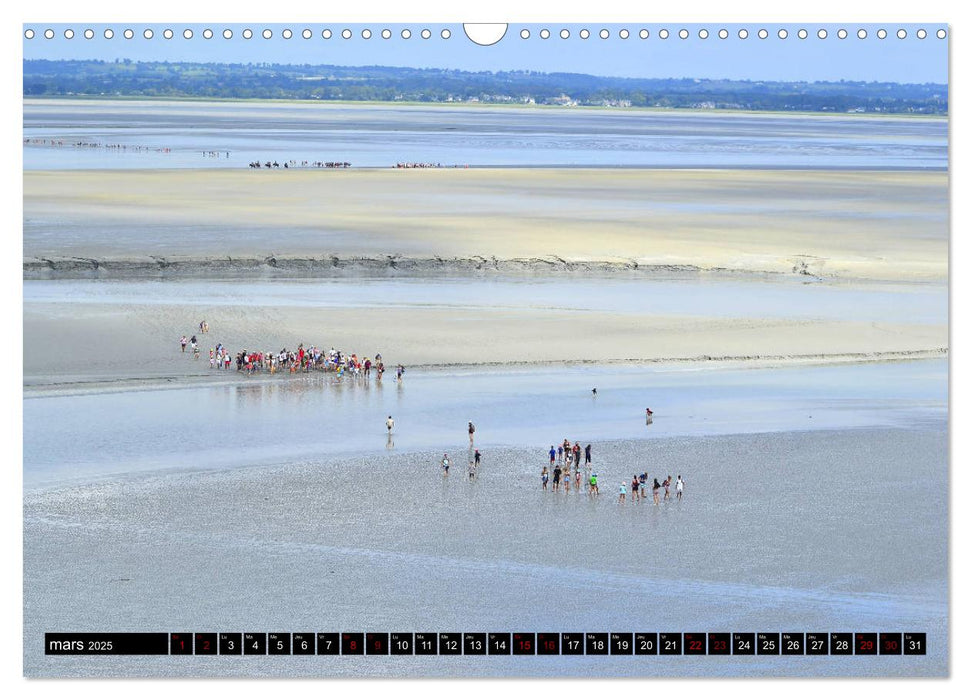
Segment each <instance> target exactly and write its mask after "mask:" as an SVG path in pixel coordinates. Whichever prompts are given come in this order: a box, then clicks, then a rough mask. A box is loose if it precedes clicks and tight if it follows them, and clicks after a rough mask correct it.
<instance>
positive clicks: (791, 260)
mask: <svg viewBox="0 0 971 700" xmlns="http://www.w3.org/2000/svg"><path fill="white" fill-rule="evenodd" d="M947 197H948V176H947V174H946V173H942V172H846V171H839V172H819V171H816V172H805V171H761V172H758V171H731V170H721V171H683V170H678V171H663V170H647V171H645V170H607V169H605V170H579V169H577V170H572V169H571V170H563V169H561V170H555V169H550V170H530V169H520V170H488V169H484V170H476V169H471V170H464V169H463V170H406V171H395V170H391V169H388V170H358V171H355V170H350V171H342V172H336V171H334V172H327V171H325V172H321V171H309V172H308V171H282V170H277V171H272V172H269V171H251V170H248V169H240V170H238V171H237V170H234V171H228V170H191V171H177V170H170V171H143V170H140V171H124V172H123V171H78V172H67V171H61V172H58V171H45V172H37V171H29V172H25V173H24V256H25V258H26V262H37V259H38V258H41V259H63V258H71V257H80V258H84V259H89V258H91V259H99V260H101V262H102V269H101V270H100V273H101V274H110V272H111V269H112V267H111V263H112V261H115V262H117V261H129V262H130V261H138V262H147V263H149V266H150V268H152V267H154V263H158V262H160V261H159V258H162V259H166V260H167V259H172V258H176V259H184V258H189V259H191V260H194V261H196V262H198V261H200V260H205V259H212V258H218V259H220V260H221V261H222V262H223V263H224V264H225V265H227V266H228V267H232V266H233V263H232V262H231V261H228V260H226V258H227V257H228V256H232V257H239V258H246V259H248V264H249V263H253V262H254V261H255V262H256V263H257V264H259V263H262V261H263V260H264V259H265V258H269V257H274V258H275V259H276V261H277V262H278V264H281V265H282V264H284V263H285V261H286V259H287V258H289V257H316V258H319V259H322V260H324V261H325V266H328V265H329V264H330V261H331V256H336V257H338V258H342V259H346V258H348V257H354V256H364V257H368V258H372V259H377V260H378V261H379V263H380V264H383V265H385V266H387V265H388V261H387V257H386V256H402V257H404V258H411V259H417V260H419V261H420V265H419V268H422V267H424V268H428V269H437V268H440V267H442V266H445V267H447V266H448V265H449V264H450V263H449V262H448V261H449V259H451V258H474V257H475V256H481V258H483V260H482V261H481V262H482V263H483V264H485V265H489V264H492V263H493V260H492V259H493V258H495V259H496V260H497V261H508V260H512V259H516V260H525V261H526V262H527V263H529V264H530V265H531V267H532V268H533V269H537V270H543V269H548V268H549V267H550V263H551V262H552V263H559V262H563V261H565V262H578V261H591V260H593V261H606V262H611V263H616V264H620V265H622V266H632V265H633V264H637V265H641V266H644V265H660V266H692V267H697V268H701V269H712V268H728V269H733V270H744V271H771V272H783V273H792V272H793V271H796V272H804V273H808V274H816V275H822V276H839V277H859V278H878V279H884V280H928V279H930V280H936V281H941V280H944V279H946V275H947V254H948V238H947V236H948V229H947V226H948V221H947V207H948V204H947V201H948V200H947ZM152 256H155V257H154V258H153V257H152ZM440 259H441V260H440ZM476 259H477V258H476ZM539 261H545V262H539ZM241 262H247V261H241ZM163 263H164V261H163ZM44 264H46V263H42V267H43V265H44ZM156 269H157V268H156ZM463 269H464V266H463Z"/></svg>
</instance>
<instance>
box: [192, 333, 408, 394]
mask: <svg viewBox="0 0 971 700" xmlns="http://www.w3.org/2000/svg"><path fill="white" fill-rule="evenodd" d="M208 332H209V323H208V322H207V321H201V322H200V323H199V334H200V335H201V334H203V333H208ZM179 345H180V346H181V348H182V352H183V353H184V352H185V351H186V348H187V347H188V348H190V351H191V352H192V356H193V359H199V354H200V350H199V338H198V337H197V336H196V335H193V336H192V337H191V338H186V336H184V335H183V336H182V337H181V338H180V339H179ZM233 364H235V365H236V371H237V372H246V373H247V374H255V373H257V372H269V373H270V374H276V373H277V372H289V373H290V374H296V373H297V372H304V373H306V372H312V371H321V372H334V373H336V375H337V378H338V379H340V378H343V377H344V375H345V374H348V375H351V376H354V377H359V376H363V378H364V379H370V378H371V374H372V372H373V373H374V374H375V375H376V376H377V379H378V380H379V381H380V380H381V378H382V377H383V375H384V372H385V367H384V360H383V359H382V358H381V354H380V353H378V354H376V355H375V356H374V359H373V360H372V359H371V358H370V357H361V358H359V357H358V356H357V353H351V354H350V355H348V354H347V353H344V352H342V351H341V350H335V349H334V348H331V349H330V350H329V351H325V350H323V349H321V348H318V347H317V346H316V345H311V346H310V347H309V348H305V347H304V346H303V343H301V344H300V345H299V346H297V349H296V350H288V349H286V348H283V349H282V350H280V351H279V352H277V353H273V352H269V351H262V350H261V351H249V350H241V351H239V352H237V353H235V354H234V353H232V352H230V350H229V348H227V347H226V346H225V345H223V344H222V343H216V345H215V347H211V348H209V367H210V369H218V370H227V371H228V370H229V369H231V368H232V365H233ZM404 373H405V368H404V365H398V367H397V370H396V376H397V379H398V381H401V379H402V378H403V376H404Z"/></svg>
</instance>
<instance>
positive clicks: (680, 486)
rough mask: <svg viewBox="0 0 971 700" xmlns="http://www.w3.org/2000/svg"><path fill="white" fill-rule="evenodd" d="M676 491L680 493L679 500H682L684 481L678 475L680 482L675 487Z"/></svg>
mask: <svg viewBox="0 0 971 700" xmlns="http://www.w3.org/2000/svg"><path fill="white" fill-rule="evenodd" d="M674 490H675V491H677V492H678V500H679V501H680V500H681V494H682V493H683V492H684V481H682V479H681V475H680V474H678V482H677V483H676V484H675V485H674Z"/></svg>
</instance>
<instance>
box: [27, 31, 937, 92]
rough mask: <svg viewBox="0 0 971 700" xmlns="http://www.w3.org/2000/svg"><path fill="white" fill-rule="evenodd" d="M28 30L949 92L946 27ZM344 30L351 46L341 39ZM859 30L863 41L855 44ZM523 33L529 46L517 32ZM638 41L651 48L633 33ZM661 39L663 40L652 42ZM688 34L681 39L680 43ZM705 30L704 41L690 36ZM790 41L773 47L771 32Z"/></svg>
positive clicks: (159, 46)
mask: <svg viewBox="0 0 971 700" xmlns="http://www.w3.org/2000/svg"><path fill="white" fill-rule="evenodd" d="M106 27H110V28H111V29H112V30H113V31H114V37H113V38H112V39H110V40H109V39H105V38H104V30H105V28H106ZM741 27H745V28H746V29H748V31H749V36H748V38H747V39H741V38H739V37H738V30H739V29H740V28H741ZM24 28H25V29H28V28H29V29H32V30H33V31H34V32H35V36H34V38H33V39H26V38H24V39H23V51H24V58H27V59H33V58H47V59H64V58H84V59H105V60H114V59H116V58H128V59H132V60H143V61H155V60H167V61H217V62H227V63H256V62H270V63H314V64H318V63H330V64H338V65H387V66H412V67H419V68H421V67H435V68H454V69H461V70H472V71H481V70H536V71H543V72H553V71H566V72H574V73H590V74H594V75H612V76H626V77H647V78H671V77H674V78H681V77H688V78H734V79H750V80H808V81H813V80H840V79H844V80H866V81H871V80H876V81H892V82H916V83H923V82H935V83H946V82H947V81H948V72H947V71H948V66H947V59H948V41H949V40H948V39H943V40H942V39H939V38H937V36H936V32H937V31H938V30H939V29H944V28H946V26H945V25H943V24H934V23H928V24H920V25H916V24H899V23H884V24H860V23H846V22H844V23H841V24H821V23H801V24H800V23H788V24H753V23H748V24H745V25H732V24H724V23H713V24H677V23H669V24H664V25H661V24H627V25H617V24H603V23H588V24H583V25H581V24H566V23H551V24H511V25H509V30H508V31H507V33H506V35H505V37H504V38H503V39H502V41H500V42H499V43H498V44H495V45H493V46H488V47H483V46H478V45H476V44H474V43H473V42H472V41H470V40H469V39H468V38H467V37H466V35H465V33H464V31H463V30H462V25H461V24H458V23H454V24H434V23H426V24H420V23H414V24H407V25H404V24H387V23H384V24H382V23H371V24H314V23H310V24H268V23H256V24H250V25H243V24H223V23H212V24H206V25H203V24H180V23H166V24H157V23H156V24H151V23H148V24H145V23H133V24H109V25H103V24H94V23H79V24H54V23H40V24H25V25H24ZM88 28H90V29H92V30H93V31H94V33H95V34H94V38H92V39H85V38H84V37H83V31H84V30H85V29H88ZM128 28H130V29H132V30H133V31H134V38H132V39H125V38H124V37H123V32H124V30H125V29H128ZM146 28H148V29H151V30H152V31H153V32H154V36H153V37H152V38H151V39H146V38H144V36H143V32H144V30H145V29H146ZM186 28H188V29H191V30H192V32H193V37H192V38H191V39H185V38H183V34H182V33H183V30H185V29H186ZM206 28H211V29H212V30H213V31H214V32H215V35H214V37H213V38H212V39H208V40H207V39H204V38H203V36H202V32H203V30H204V29H206ZM227 28H228V29H230V30H232V33H233V36H232V38H231V39H225V38H223V36H222V32H223V30H224V29H227ZM246 28H250V29H252V30H253V32H254V36H253V38H251V39H248V40H247V39H244V38H243V37H242V33H243V30H244V29H246ZM267 28H268V29H270V30H271V31H272V34H273V35H272V37H271V38H270V39H264V38H263V37H262V36H261V32H262V31H263V30H264V29H267ZM285 28H290V29H291V30H292V31H293V37H292V38H290V39H285V38H283V36H282V31H283V29H285ZM305 28H307V29H310V30H312V32H313V36H312V38H310V39H303V38H302V37H301V32H302V31H303V30H304V29H305ZM345 28H348V29H350V30H351V32H352V37H351V38H350V39H343V38H341V37H340V33H341V31H342V30H343V29H345ZM365 28H367V29H370V30H371V32H372V36H371V38H370V39H365V38H363V37H362V36H361V32H362V30H363V29H365ZM384 28H388V29H390V30H391V31H392V37H391V38H390V39H384V38H381V36H380V32H381V30H382V29H384ZM404 28H407V29H410V30H411V33H412V36H411V38H409V39H403V38H402V37H401V31H402V29H404ZM424 28H427V29H429V30H430V31H431V38H429V39H422V38H421V37H420V31H421V30H422V29H424ZM443 28H447V29H448V30H449V31H450V32H451V36H450V38H448V39H447V40H446V39H442V38H441V31H442V29H443ZM584 28H586V29H588V30H589V31H590V37H589V38H587V39H582V38H580V30H581V29H584ZM604 28H606V29H607V30H608V31H609V32H610V36H609V38H608V39H601V38H600V37H599V35H598V33H599V31H600V30H601V29H604ZM622 28H627V29H628V30H629V31H630V36H629V38H627V39H621V38H620V36H619V32H620V30H621V29H622ZM721 28H726V29H727V30H728V31H729V37H728V38H727V39H720V38H718V36H717V32H718V30H719V29H721ZM763 28H764V29H766V30H767V31H768V37H767V38H765V39H760V38H758V36H757V32H758V30H760V29H763ZM861 28H863V29H865V30H866V32H867V37H866V38H865V39H860V38H858V36H857V31H858V30H859V29H861ZM901 28H903V29H904V30H905V31H906V32H907V36H906V38H903V39H900V38H897V36H896V32H897V30H899V29H901ZM47 29H52V30H53V31H54V33H55V36H54V38H52V39H46V38H44V37H43V32H44V31H45V30H47ZM66 29H73V30H74V32H75V36H74V38H72V39H67V38H65V37H64V31H65V30H66ZM165 29H172V30H173V32H174V37H173V38H171V39H165V38H164V37H163V30H165ZM324 29H330V30H331V31H332V32H333V36H332V37H331V38H330V39H324V38H322V37H321V32H322V31H323V30H324ZM523 29H527V30H528V31H529V33H530V37H529V38H528V39H523V38H521V36H520V32H521V30H523ZM542 29H549V30H550V32H551V35H550V38H548V39H542V38H541V37H540V31H541V30H542ZM563 29H566V30H568V31H569V33H570V36H569V38H566V39H562V38H560V31H561V30H563ZM642 29H646V30H647V31H648V33H649V36H648V38H647V39H641V38H640V36H639V33H640V31H641V30H642ZM662 29H667V30H668V31H669V32H670V34H669V36H668V38H667V39H662V38H661V37H660V32H661V30H662ZM681 29H686V30H688V32H689V37H688V38H687V39H681V38H679V37H678V32H679V31H680V30H681ZM701 29H706V30H708V32H709V36H708V38H706V39H702V38H700V37H699V36H698V32H699V30H701ZM780 29H785V30H786V31H787V32H788V36H787V38H785V39H781V38H779V36H778V34H779V30H780ZM800 29H806V30H807V32H808V37H807V38H805V39H800V38H798V35H797V32H798V31H799V30H800ZM820 29H825V31H826V33H827V36H826V38H824V39H820V38H819V37H818V36H817V32H818V31H819V30H820ZM839 29H846V30H847V32H848V36H847V38H845V39H840V38H838V36H837V31H838V30H839ZM879 29H885V30H887V32H888V34H887V37H886V38H884V39H880V38H878V35H877V32H878V30H879ZM918 29H925V30H926V31H927V37H926V38H925V39H919V38H917V30H918Z"/></svg>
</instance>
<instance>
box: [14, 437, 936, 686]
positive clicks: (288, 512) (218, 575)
mask: <svg viewBox="0 0 971 700" xmlns="http://www.w3.org/2000/svg"><path fill="white" fill-rule="evenodd" d="M946 448H947V443H946V436H945V434H944V433H943V432H938V431H935V430H920V431H918V430H890V429H882V430H858V431H849V432H828V431H819V432H806V433H774V434H761V435H747V436H724V437H709V438H690V439H685V438H674V439H664V440H651V441H646V442H645V441H621V442H612V443H606V444H603V443H598V445H597V449H596V452H595V460H596V462H595V466H597V468H598V469H599V470H600V471H601V474H602V476H603V478H602V486H601V490H602V495H601V496H600V497H599V499H591V498H588V497H587V496H584V495H577V494H576V493H575V492H572V493H570V494H569V495H566V494H563V493H560V494H554V493H544V492H543V491H542V490H541V489H540V479H539V471H540V468H541V467H542V464H543V460H544V457H543V455H542V453H541V452H540V451H533V450H528V451H527V450H523V449H493V450H487V452H486V457H485V461H484V462H483V465H482V467H481V469H480V477H479V480H478V481H477V482H476V483H469V481H468V480H467V479H465V478H463V473H462V469H461V466H462V462H461V458H460V457H459V454H460V453H459V451H458V449H457V450H456V469H454V470H453V472H454V473H453V474H452V475H451V476H450V477H449V478H448V479H447V480H443V478H442V477H441V475H440V472H439V469H438V467H437V460H438V459H439V458H440V453H434V454H432V453H416V454H408V455H394V456H392V455H387V456H385V455H371V456H366V457H361V458H353V459H344V460H338V459H323V460H320V461H315V462H308V463H302V464H289V465H282V466H267V467H258V468H251V469H239V468H236V469H230V470H226V471H214V472H208V473H196V474H189V473H177V472H176V473H168V474H161V473H159V474H150V475H147V476H119V477H114V478H109V479H107V480H103V481H97V482H93V483H87V484H79V485H76V486H71V485H65V486H62V487H59V488H52V489H47V490H40V491H28V492H27V493H26V494H25V501H24V508H25V518H24V528H25V540H24V553H25V581H26V582H27V585H26V588H25V592H24V596H25V600H24V602H25V606H26V609H27V611H28V612H29V614H28V615H27V617H26V623H25V630H24V633H25V642H26V644H25V671H26V673H27V675H29V676H34V675H45V676H47V675H50V676H71V675H92V674H97V675H121V674H124V675H134V676H138V675H180V676H182V675H201V676H213V675H226V674H232V675H241V676H259V675H286V676H301V675H311V676H321V675H322V676H335V675H356V676H360V675H383V676H410V675H423V676H430V675H432V676H434V675H444V676H449V675H524V676H528V675H540V676H549V675H556V676H559V675H587V676H590V675H593V676H615V675H621V676H628V675H639V676H646V675H675V676H681V675H715V676H718V675H730V676H733V675H742V676H745V675H795V676H802V675H849V676H857V675H859V676H875V675H883V676H897V675H943V674H945V673H946V672H947V654H946V648H947V634H948V632H947V607H946V600H947V525H946V523H947V488H946V478H947V466H946V465H947V461H946ZM643 469H647V470H648V471H649V473H651V474H661V475H666V474H667V473H669V472H670V473H672V474H679V473H680V474H682V475H684V478H685V482H686V492H685V499H684V501H683V502H681V503H678V502H676V501H675V502H670V503H666V504H663V505H662V507H660V508H655V507H654V506H653V505H652V504H651V503H649V502H648V503H634V502H630V501H629V502H628V503H626V504H625V505H619V504H618V503H617V490H618V484H619V481H620V479H622V478H627V479H629V478H630V474H629V473H628V472H630V473H633V472H634V471H635V470H637V471H641V470H643ZM243 628H245V629H243ZM351 628H353V631H358V630H359V631H391V632H393V631H487V632H493V631H510V632H515V631H536V632H539V631H665V630H667V631H671V630H676V631H701V632H704V631H767V630H777V631H926V632H927V640H928V649H929V652H930V653H929V655H928V656H926V657H801V658H798V659H794V658H791V657H783V658H781V659H780V658H779V657H775V658H773V657H764V656H763V657H752V658H750V659H741V660H740V659H738V658H727V659H720V658H718V657H707V658H702V659H689V658H687V657H685V658H676V659H672V658H668V657H654V658H645V657H587V658H583V657H580V658H577V657H555V658H549V659H547V658H535V657H533V658H528V659H522V658H518V657H506V658H497V657H489V658H486V659H475V658H464V659H463V658H458V659H439V658H431V659H422V658H415V657H411V658H394V657H392V658H390V659H388V658H385V659H374V658H358V659H355V658H348V657H343V658H320V657H318V658H313V659H298V658H289V657H288V658H286V659H282V660H277V659H273V658H272V657H270V658H269V659H266V658H264V659H260V660H259V661H258V662H257V661H256V660H254V659H242V660H241V659H229V658H226V657H210V658H201V657H197V658H195V659H192V660H178V661H176V660H172V659H152V658H145V659H126V658H123V657H121V658H111V659H98V660H97V661H94V662H92V660H89V659H87V658H82V659H76V658H73V657H62V658H57V659H51V658H44V657H43V656H42V655H41V653H40V647H39V645H38V643H37V640H38V639H40V638H41V633H42V632H43V631H45V630H61V629H84V630H90V631H95V630H120V629H140V630H155V631H187V630H189V631H281V630H285V631H304V630H306V631H352V630H351ZM689 662H690V663H689Z"/></svg>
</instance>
